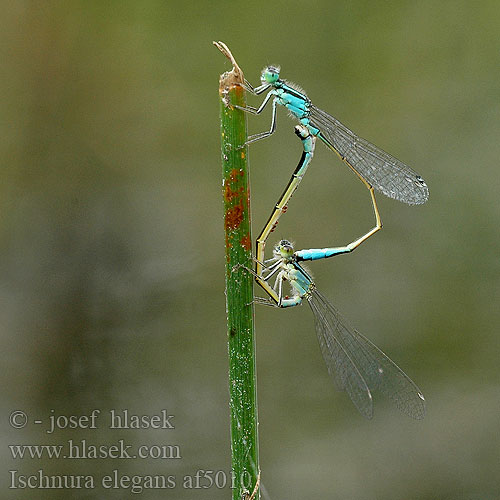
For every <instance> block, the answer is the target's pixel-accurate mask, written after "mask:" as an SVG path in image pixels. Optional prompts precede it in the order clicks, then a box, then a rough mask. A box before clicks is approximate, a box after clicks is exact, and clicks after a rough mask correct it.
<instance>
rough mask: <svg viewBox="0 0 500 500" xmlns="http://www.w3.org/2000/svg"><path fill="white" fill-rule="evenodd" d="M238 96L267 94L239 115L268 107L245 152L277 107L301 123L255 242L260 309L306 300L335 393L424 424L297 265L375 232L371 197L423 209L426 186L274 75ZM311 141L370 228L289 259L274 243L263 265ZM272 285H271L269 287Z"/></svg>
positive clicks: (285, 247)
mask: <svg viewBox="0 0 500 500" xmlns="http://www.w3.org/2000/svg"><path fill="white" fill-rule="evenodd" d="M245 88H246V89H247V90H248V91H250V92H252V93H253V94H255V95H259V94H262V93H264V92H266V91H268V93H267V95H266V97H265V98H264V100H263V102H262V104H261V105H260V106H259V107H250V106H247V107H244V108H241V107H240V108H239V109H242V110H243V111H245V112H249V113H252V114H257V115H258V114H260V113H261V112H262V111H263V110H264V108H265V107H266V105H267V104H268V103H269V102H270V101H272V120H271V127H270V129H269V130H268V131H266V132H262V133H260V134H257V135H255V136H251V137H250V138H249V140H248V142H247V144H248V143H252V142H255V141H257V140H260V139H264V138H266V137H269V136H270V135H271V134H272V133H273V132H274V131H275V128H276V114H277V107H278V105H281V106H284V107H285V108H287V109H288V110H289V112H290V114H291V115H292V116H293V117H295V118H297V120H298V121H299V122H300V125H297V126H296V127H295V133H296V135H297V136H298V137H299V139H300V140H301V143H302V149H303V151H302V156H301V159H300V161H299V164H298V166H297V168H296V169H295V171H294V174H293V175H292V178H291V179H290V181H289V183H288V185H287V187H286V188H285V191H284V192H283V194H282V196H281V198H280V199H279V201H278V202H277V203H276V205H275V208H274V210H273V212H272V214H271V216H270V218H269V220H268V222H267V223H266V225H265V226H264V228H263V230H262V231H261V233H260V235H259V237H258V238H257V249H256V259H255V260H256V269H255V271H252V272H253V274H254V275H255V278H256V281H257V283H259V285H260V286H261V287H262V288H263V289H264V290H265V291H266V293H267V294H268V296H269V298H268V299H261V300H260V302H264V303H268V304H271V305H274V306H277V307H282V308H287V307H293V306H296V305H299V304H301V303H302V301H303V300H306V302H307V303H308V304H309V305H310V307H311V310H312V312H313V314H314V318H315V326H316V333H317V336H318V340H319V344H320V347H321V352H322V354H323V357H324V360H325V362H326V365H327V367H328V372H329V373H330V375H331V376H332V378H333V379H334V381H335V383H336V385H337V386H338V387H339V388H340V389H343V390H345V391H346V392H347V393H348V395H349V396H350V398H351V400H352V401H353V403H354V405H355V406H356V407H357V408H358V410H359V411H360V413H361V414H362V415H364V416H365V417H367V418H371V417H372V415H373V401H372V392H373V391H375V390H379V391H381V392H382V393H384V394H385V395H386V396H388V397H389V398H390V399H391V400H392V401H393V402H394V403H395V404H396V406H397V407H398V408H399V409H400V410H401V411H403V412H404V413H406V414H407V415H409V416H411V417H413V418H416V419H421V418H423V417H424V415H425V400H424V397H423V395H422V393H421V391H420V390H419V388H418V387H417V386H416V385H415V383H414V382H413V381H412V380H411V379H410V378H409V377H408V376H407V375H406V374H405V373H404V372H403V371H402V370H401V369H400V368H399V367H398V366H397V365H396V364H395V363H394V362H393V361H391V360H390V359H389V357H388V356H386V355H385V354H384V353H383V352H382V351H381V350H380V349H378V348H377V347H376V346H375V345H374V344H373V343H372V342H370V341H369V340H368V339H367V338H366V337H364V336H363V335H361V334H360V333H359V332H357V331H356V330H355V329H354V328H352V327H351V326H350V325H349V323H348V322H347V321H346V320H345V319H344V318H343V317H342V315H341V314H340V313H339V312H338V310H337V309H336V308H335V307H334V306H333V305H332V304H330V302H329V301H328V300H327V299H326V298H325V297H324V296H323V295H322V294H321V293H320V292H319V291H318V290H317V288H316V285H315V284H314V282H313V280H312V278H311V276H310V275H309V274H308V272H307V271H306V269H305V268H304V267H303V265H302V262H304V261H313V260H319V259H325V258H329V257H333V256H335V255H341V254H345V253H350V252H352V251H353V250H354V249H355V248H357V247H358V246H359V245H360V244H361V243H363V242H364V241H366V240H367V239H368V238H369V237H370V236H372V235H373V234H375V233H376V232H377V231H379V230H380V229H381V228H382V223H381V220H380V214H379V211H378V208H377V203H376V199H375V193H374V190H377V191H380V192H382V193H383V194H385V195H386V196H388V197H390V198H393V199H396V200H398V201H401V202H404V203H407V204H410V205H414V204H422V203H424V202H425V201H427V199H428V196H429V191H428V188H427V185H426V183H425V182H424V180H423V179H422V177H420V176H419V175H418V174H417V173H415V172H414V171H413V170H412V169H411V168H410V167H408V166H407V165H405V164H404V163H403V162H401V161H399V160H398V159H396V158H394V157H393V156H391V155H390V154H388V153H386V152H385V151H383V150H381V149H379V148H378V147H376V146H374V145H373V144H371V143H370V142H368V141H366V140H364V139H362V138H360V137H358V136H357V135H356V134H355V133H354V132H352V131H351V130H350V129H348V128H347V127H346V126H345V125H343V124H342V123H340V122H339V121H338V120H337V119H336V118H334V117H332V116H330V115H329V114H328V113H326V112H324V111H322V110H320V109H319V108H317V107H316V106H314V105H313V104H312V102H311V101H310V99H309V98H308V97H307V96H306V94H305V93H304V92H303V91H302V90H300V89H299V88H298V87H297V86H295V85H293V84H291V83H289V82H287V81H286V80H283V79H281V78H280V70H279V68H278V67H275V66H268V67H266V68H265V69H264V70H263V72H262V75H261V85H260V86H258V87H255V88H254V87H252V86H251V85H250V84H249V83H248V82H247V81H245ZM317 138H319V139H320V140H321V141H322V142H323V143H324V144H325V145H326V146H327V147H328V148H329V149H331V150H333V151H334V152H335V153H336V154H337V155H338V156H339V157H340V159H341V160H342V161H343V162H344V163H346V164H347V165H348V166H349V167H350V168H351V169H352V170H353V171H354V173H355V174H356V175H357V176H358V178H359V179H360V180H361V181H362V182H363V184H364V185H365V186H366V187H367V189H368V190H369V192H370V196H371V200H372V205H373V209H374V213H375V226H374V227H373V228H372V229H371V230H369V231H368V232H367V233H366V234H364V235H363V236H361V237H360V238H358V239H356V240H354V241H353V242H351V243H349V244H348V245H346V246H342V247H331V248H319V249H307V250H299V251H294V248H293V245H292V244H291V243H290V242H289V241H288V240H281V241H280V242H279V243H278V244H277V245H276V247H275V248H274V252H273V257H272V258H270V259H267V260H266V259H265V245H266V242H267V239H268V237H269V235H270V234H271V232H272V231H273V229H274V228H275V226H276V224H277V222H278V220H279V218H280V217H281V215H282V214H283V213H284V211H285V209H286V206H287V203H288V202H289V200H290V198H291V196H292V194H293V193H294V192H295V190H296V189H297V187H298V185H299V183H300V181H301V179H302V178H303V176H304V174H305V172H306V170H307V168H308V166H309V164H310V162H311V160H312V157H313V155H314V149H315V144H316V139H317ZM272 279H274V283H273V285H271V284H270V282H271V280H272ZM285 283H286V284H288V285H289V287H290V288H291V290H292V296H288V295H287V294H286V292H285V291H284V285H285Z"/></svg>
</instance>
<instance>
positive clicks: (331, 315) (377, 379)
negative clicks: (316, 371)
mask: <svg viewBox="0 0 500 500" xmlns="http://www.w3.org/2000/svg"><path fill="white" fill-rule="evenodd" d="M308 301H309V304H310V306H311V309H312V311H313V313H314V317H315V321H316V332H317V334H318V339H319V343H320V346H321V351H322V353H323V357H324V358H325V361H326V364H327V366H328V371H329V373H330V374H331V375H332V376H333V378H334V380H335V381H336V383H337V384H338V385H340V387H341V388H343V389H345V390H346V391H347V393H348V394H349V396H350V398H351V399H352V401H353V403H354V404H355V405H356V407H357V408H358V409H359V411H360V412H361V413H362V414H363V415H364V416H366V417H368V418H371V414H372V410H371V392H370V391H373V390H376V389H378V390H380V391H381V392H382V393H383V394H385V395H386V396H388V397H389V398H390V399H391V400H392V401H393V402H394V403H395V404H396V406H397V407H398V408H399V409H400V410H401V411H402V412H404V413H406V414H407V415H409V416H410V417H412V418H415V419H422V418H424V416H425V399H424V396H423V395H422V393H421V392H420V389H419V388H418V387H417V386H416V385H415V383H414V382H413V381H412V380H411V379H410V377H408V375H406V374H405V373H404V372H403V370H401V368H399V367H398V366H397V365H396V364H395V363H394V362H393V361H391V359H389V358H388V357H387V356H386V355H385V354H384V353H383V352H382V351H381V350H380V349H379V348H378V347H377V346H375V345H374V344H373V343H372V342H370V341H369V340H368V339H367V338H366V337H364V336H363V335H361V334H360V333H359V332H357V331H356V330H355V329H353V328H352V327H351V326H350V325H349V323H347V321H346V320H345V319H344V318H343V317H342V316H341V314H340V313H339V312H338V311H337V309H336V308H335V307H334V306H333V305H332V304H330V302H328V300H327V299H326V298H325V297H324V296H323V295H322V294H321V293H320V292H318V291H317V290H316V289H313V290H312V291H311V294H310V295H309V297H308ZM359 378H361V379H362V380H363V383H364V384H365V386H366V390H367V392H368V395H369V400H370V401H369V404H368V400H367V397H366V391H362V390H360V389H361V387H362V384H360V383H359Z"/></svg>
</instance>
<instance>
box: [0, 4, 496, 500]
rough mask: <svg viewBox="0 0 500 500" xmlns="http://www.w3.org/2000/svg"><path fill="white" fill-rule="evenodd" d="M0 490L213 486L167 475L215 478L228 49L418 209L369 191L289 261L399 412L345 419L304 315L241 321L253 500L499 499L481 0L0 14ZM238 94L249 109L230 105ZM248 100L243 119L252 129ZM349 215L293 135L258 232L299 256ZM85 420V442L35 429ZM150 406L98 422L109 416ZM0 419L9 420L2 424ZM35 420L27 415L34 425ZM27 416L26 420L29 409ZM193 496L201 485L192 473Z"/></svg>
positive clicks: (334, 171) (333, 181)
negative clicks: (341, 134)
mask: <svg viewBox="0 0 500 500" xmlns="http://www.w3.org/2000/svg"><path fill="white" fill-rule="evenodd" d="M0 27H1V29H0V33H1V34H0V37H1V38H0V41H1V43H0V51H1V57H0V59H1V66H2V69H1V75H2V77H1V78H0V92H1V99H0V105H1V117H2V120H1V122H0V123H1V135H2V140H1V142H0V144H1V146H0V147H1V167H2V168H1V182H0V213H1V219H0V238H1V239H0V269H1V280H0V286H1V291H0V293H1V301H0V304H1V314H0V320H1V340H2V343H1V363H2V388H3V391H2V398H1V404H2V414H3V416H2V430H3V433H2V436H3V438H2V441H3V442H2V454H1V456H2V462H1V463H2V473H1V477H2V483H1V484H2V490H1V493H0V495H1V496H2V498H9V499H18V498H19V499H24V498H30V499H31V498H37V499H49V498H50V499H67V498H77V499H80V498H82V499H98V498H129V497H135V496H142V497H143V498H148V499H149V498H151V499H156V498H175V499H181V500H182V499H208V498H210V499H211V498H229V497H230V491H229V489H228V487H226V488H225V489H221V490H219V489H217V488H216V487H212V488H209V489H203V488H200V489H187V488H184V487H183V485H182V482H183V481H182V478H183V477H184V476H185V475H194V474H195V473H196V471H197V470H199V469H202V470H213V471H218V470H221V471H225V473H228V471H229V469H230V449H229V408H228V388H227V371H228V361H227V344H226V330H225V298H224V236H223V218H222V212H223V211H222V196H221V165H220V142H219V141H220V136H219V100H218V77H219V74H220V73H221V72H223V71H225V70H228V69H229V67H230V66H229V64H228V62H227V61H226V59H225V58H224V57H223V56H222V55H221V54H220V53H219V52H218V51H217V49H215V47H213V46H212V40H222V41H224V42H226V43H227V44H228V45H229V47H230V48H231V50H232V51H233V53H234V55H235V57H236V59H237V60H238V62H239V64H240V65H241V67H242V69H243V71H244V72H245V76H246V77H247V79H249V80H250V81H251V82H253V83H254V84H257V83H258V81H259V75H260V71H261V69H262V67H263V66H265V65H267V64H280V65H281V68H282V76H283V77H284V78H288V79H290V80H291V81H294V82H297V83H298V84H300V85H301V86H303V88H305V89H306V90H307V92H308V95H309V96H310V97H311V99H312V100H313V102H315V103H316V104H317V105H318V106H320V107H322V108H323V109H325V110H326V111H328V112H330V113H332V114H333V115H334V116H336V117H337V118H339V119H340V120H341V121H343V122H344V123H345V124H346V125H348V126H350V127H351V128H352V129H353V130H355V131H356V132H357V133H359V134H360V135H361V136H363V137H365V138H367V139H368V140H370V141H372V142H374V143H375V144H377V145H378V146H380V147H382V148H384V149H386V150H387V151H389V152H391V153H392V154H394V155H395V156H396V157H398V158H400V159H402V160H403V161H405V162H407V163H409V164H410V165H412V166H413V167H414V168H415V170H417V171H418V172H419V173H420V174H421V175H422V176H423V177H424V178H425V180H426V181H427V183H428V185H429V187H430V193H431V195H430V200H429V202H428V203H427V204H426V205H424V206H420V207H408V206H405V205H402V204H400V203H397V202H395V201H393V200H389V199H387V198H384V197H382V196H379V197H378V201H379V208H380V212H381V215H382V220H383V223H384V229H383V231H382V232H380V233H379V234H377V235H376V236H375V237H374V238H372V239H370V241H369V242H368V243H366V244H365V245H363V246H362V247H360V248H359V249H358V250H357V251H356V252H355V253H354V254H352V255H350V256H345V257H339V258H338V259H333V260H328V261H326V262H317V263H314V264H313V265H311V266H309V268H310V270H311V272H312V273H313V275H314V276H315V279H316V282H317V285H318V287H319V288H320V289H321V290H322V292H323V293H324V294H325V295H326V296H327V297H329V298H330V299H331V300H332V302H333V303H334V304H336V305H337V307H338V308H339V309H340V310H341V311H342V312H343V313H344V315H345V316H346V317H348V318H349V319H350V320H351V322H352V323H353V324H354V325H355V326H356V327H357V328H359V330H360V331H361V332H363V333H364V334H365V335H367V336H368V337H369V338H370V339H372V340H373V341H374V342H375V343H376V344H377V345H379V346H380V347H381V348H382V349H383V350H384V351H386V352H387V353H388V354H389V355H390V356H391V358H393V359H394V360H395V361H396V362H397V363H398V364H399V365H400V366H401V367H403V369H404V370H405V371H406V372H407V373H408V374H409V375H410V376H411V377H412V378H413V379H414V380H415V381H416V382H417V384H418V385H419V386H420V388H421V389H422V391H423V393H424V394H425V396H426V399H427V403H428V414H427V416H426V418H425V420H423V421H421V422H415V421H412V420H411V419H409V418H407V417H405V416H404V415H402V414H400V413H399V412H398V411H397V410H395V409H394V408H393V407H392V406H391V405H390V403H388V401H386V400H384V398H377V397H376V396H375V397H376V399H375V417H374V419H373V420H372V421H365V420H364V419H363V418H362V417H361V416H360V415H359V414H358V413H357V411H356V409H355V408H354V407H353V405H352V403H351V402H350V400H349V398H348V397H347V396H346V395H345V394H343V393H338V392H336V391H335V390H334V388H333V387H332V384H331V382H330V380H329V378H328V374H327V372H326V369H325V367H324V365H323V361H322V358H321V354H320V351H319V349H318V346H317V340H316V338H315V334H314V324H313V318H312V316H311V313H310V311H309V310H308V308H307V307H302V308H296V310H286V311H283V310H275V309H271V308H258V309H257V310H256V334H257V365H258V382H259V385H258V396H259V415H260V426H259V431H260V455H261V468H262V479H263V483H264V486H265V489H266V491H267V496H265V497H264V498H272V499H285V498H308V499H311V500H312V499H325V498H332V499H352V500H370V499H379V498H380V499H382V498H383V499H403V498H404V499H437V498H439V499H468V500H476V499H477V500H479V499H481V500H488V499H498V498H500V475H499V470H500V469H499V466H500V403H499V401H500V384H499V376H498V357H499V354H500V350H499V341H498V333H499V332H498V323H499V320H500V307H499V298H500V297H499V290H500V289H499V285H500V259H499V257H500V236H499V228H498V222H499V220H500V217H499V216H500V202H499V196H498V192H499V188H500V182H499V175H498V165H499V157H500V141H499V134H500V119H499V117H500V86H499V81H500V37H499V34H500V4H499V3H498V2H497V1H483V2H462V1H443V2H435V1H430V0H427V1H422V2H410V1H400V2H371V1H361V0H358V1H351V2H331V1H327V0H317V1H314V0H312V1H310V2H307V4H304V3H299V2H281V1H276V2H262V1H259V0H258V1H254V2H252V3H250V2H241V1H235V2H213V3H208V2H201V1H198V2H196V1H195V2H174V1H172V0H166V1H141V2H133V1H123V0H122V1H120V2H118V1H108V2H96V1H73V0H66V1H47V2H21V1H13V2H3V5H2V16H1V19H0ZM249 102H250V103H252V104H256V103H257V102H260V99H258V98H253V97H252V96H249ZM269 120H270V115H269V112H267V113H265V116H264V117H249V120H248V121H249V129H250V131H251V132H252V133H255V132H259V131H262V130H265V129H266V127H268V126H269ZM293 126H294V122H293V121H292V120H290V119H288V118H287V117H286V113H285V112H284V110H282V109H280V110H279V116H278V131H277V132H276V134H275V135H274V136H273V137H272V138H270V139H268V140H267V141H263V142H261V143H257V144H255V145H252V147H251V150H250V162H251V169H252V170H251V182H252V210H253V215H252V217H253V229H254V237H255V236H256V233H257V232H258V230H259V229H260V228H261V227H262V225H263V224H264V222H265V221H266V219H267V216H268V215H269V213H270V211H271V209H272V206H273V203H274V202H275V201H276V200H277V198H278V196H279V195H280V194H281V192H282V189H283V186H284V185H285V183H286V182H287V180H288V178H289V176H290V174H291V172H292V171H293V169H294V167H295V165H296V163H297V160H298V158H299V155H300V144H299V141H298V140H297V139H296V138H295V136H294V135H293V133H292V131H293ZM372 225H373V215H372V212H371V208H370V200H369V197H368V195H367V193H366V190H365V188H364V187H363V186H362V184H361V183H360V182H358V181H357V180H356V179H355V177H354V176H353V175H352V174H351V173H350V172H349V171H348V169H347V168H346V167H345V166H344V165H342V163H341V162H340V161H338V160H337V159H336V158H335V157H334V155H333V154H332V153H331V152H329V151H327V150H326V149H325V148H324V147H323V146H322V145H318V147H317V150H316V156H315V159H314V162H313V164H312V166H311V169H310V171H309V173H308V174H307V177H306V178H305V180H304V181H303V183H302V185H301V188H300V190H299V191H298V192H297V193H296V195H295V196H294V198H293V200H292V202H291V204H290V208H289V211H288V214H287V216H286V217H284V218H283V220H282V221H281V222H280V225H279V227H278V229H277V230H276V232H275V233H274V235H275V237H276V240H278V239H280V238H283V237H286V238H289V239H292V240H293V241H295V243H296V247H297V248H311V247H318V246H331V245H342V244H345V243H347V242H349V241H351V240H352V239H354V238H355V237H357V236H359V235H360V234H363V233H364V232H365V231H366V230H368V229H369V228H370V227H372ZM94 408H98V409H101V411H102V412H103V416H102V418H101V420H100V426H99V429H94V430H84V429H80V430H70V429H66V430H59V431H56V432H54V433H53V434H48V433H46V432H45V428H46V423H47V421H48V417H49V416H50V415H59V414H61V415H85V414H87V415H88V414H90V412H91V411H92V410H93V409H94ZM125 408H126V409H128V410H129V411H130V413H135V414H146V415H153V414H157V413H159V411H160V410H161V409H163V408H165V409H167V410H168V413H169V414H172V415H175V418H174V420H173V423H174V424H175V429H171V430H168V431H160V430H151V429H145V430H135V431H134V430H121V431H118V430H110V429H109V428H108V426H107V420H105V416H104V415H105V413H106V412H107V411H108V410H109V409H118V410H121V409H125ZM14 410H23V411H25V412H26V413H27V414H28V416H29V418H30V423H29V425H28V426H27V427H26V428H24V429H21V430H17V429H13V428H12V427H11V426H10V425H9V422H8V416H9V414H10V413H11V412H12V411H14ZM51 410H53V413H51ZM37 418H38V419H43V422H44V423H43V425H42V426H40V425H38V426H37V425H35V424H33V423H32V422H33V420H34V419H37ZM84 438H85V439H87V441H88V442H91V443H93V444H113V443H116V442H117V441H118V440H119V439H124V440H125V441H126V442H127V443H130V444H133V445H139V444H171V445H178V446H179V447H180V450H181V454H182V459H181V460H163V461H162V460H139V459H137V460H125V459H123V460H90V459H89V460H62V459H60V460H55V459H53V460H37V459H33V460H31V459H26V458H25V459H23V460H20V459H17V460H13V459H12V457H11V454H10V451H9V449H8V448H7V445H8V444H38V443H52V444H61V443H65V442H67V440H68V439H74V440H77V441H78V440H80V439H84ZM39 469H43V470H44V472H45V473H46V474H92V475H94V476H95V477H96V478H98V477H100V476H102V475H103V474H108V473H111V471H112V470H113V469H118V470H119V472H120V473H121V474H128V475H134V474H137V475H144V474H165V475H175V476H176V480H177V485H176V487H175V488H172V489H170V490H156V491H155V490H153V491H147V490H145V491H144V492H143V493H142V494H140V495H134V494H133V493H132V492H131V491H130V488H129V489H123V488H122V489H115V490H103V489H102V488H100V487H98V486H96V488H95V489H94V490H85V489H81V490H71V491H68V490H27V489H25V490H10V491H9V490H8V489H7V488H8V486H9V484H10V475H9V473H8V471H9V470H18V471H19V474H25V475H26V474H30V473H33V472H36V471H38V470H39ZM205 484H206V483H205Z"/></svg>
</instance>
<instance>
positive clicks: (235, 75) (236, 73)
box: [213, 42, 245, 95]
mask: <svg viewBox="0 0 500 500" xmlns="http://www.w3.org/2000/svg"><path fill="white" fill-rule="evenodd" d="M213 44H214V45H215V46H216V47H217V48H218V49H219V50H220V51H221V52H222V53H223V54H224V55H225V56H226V57H227V58H228V59H229V60H230V61H231V64H232V65H233V69H232V70H231V71H226V72H225V73H222V75H221V76H220V80H219V91H220V93H221V95H223V94H226V93H227V91H228V90H229V88H230V87H232V86H234V85H238V86H239V85H243V84H244V83H245V78H244V76H243V71H241V68H240V67H239V66H238V63H237V62H236V59H235V58H234V57H233V54H231V51H230V50H229V48H228V46H227V45H226V44H225V43H224V42H213Z"/></svg>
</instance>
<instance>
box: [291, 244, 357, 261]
mask: <svg viewBox="0 0 500 500" xmlns="http://www.w3.org/2000/svg"><path fill="white" fill-rule="evenodd" d="M350 251H351V249H350V248H349V247H336V248H309V249H308V250H299V251H297V252H295V257H296V259H297V260H298V261H302V260H319V259H328V257H333V256H334V255H340V254H343V253H349V252H350Z"/></svg>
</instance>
